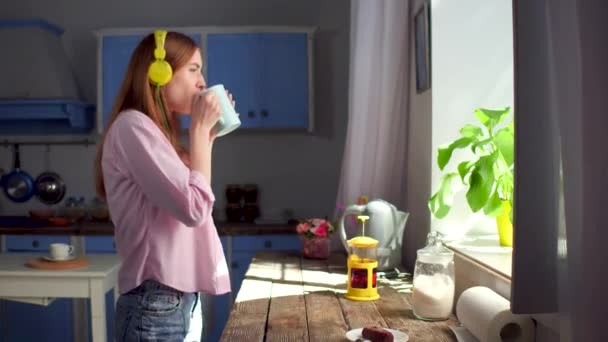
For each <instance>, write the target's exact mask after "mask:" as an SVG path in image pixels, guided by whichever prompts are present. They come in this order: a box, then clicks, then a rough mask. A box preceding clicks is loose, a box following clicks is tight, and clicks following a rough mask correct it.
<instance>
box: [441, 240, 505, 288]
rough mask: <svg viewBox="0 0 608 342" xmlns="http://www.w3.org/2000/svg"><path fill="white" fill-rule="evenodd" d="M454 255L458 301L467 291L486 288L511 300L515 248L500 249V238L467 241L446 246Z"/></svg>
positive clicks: (452, 242) (454, 242)
mask: <svg viewBox="0 0 608 342" xmlns="http://www.w3.org/2000/svg"><path fill="white" fill-rule="evenodd" d="M445 245H446V247H448V248H449V249H451V250H453V251H454V269H455V272H456V274H455V275H456V279H455V280H456V297H455V299H456V300H458V298H459V297H460V294H461V293H462V292H463V291H465V290H466V289H468V288H470V287H474V286H485V287H488V288H490V289H491V290H493V291H494V292H496V293H498V294H499V295H501V296H503V297H504V298H506V299H507V300H510V299H511V264H512V261H511V254H512V250H513V249H512V248H511V247H500V244H499V242H498V235H483V236H475V237H471V236H469V237H465V238H463V239H460V240H455V241H451V242H446V243H445Z"/></svg>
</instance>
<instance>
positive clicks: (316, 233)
mask: <svg viewBox="0 0 608 342" xmlns="http://www.w3.org/2000/svg"><path fill="white" fill-rule="evenodd" d="M296 230H297V232H298V235H299V236H300V240H301V241H302V254H303V256H304V257H305V258H309V259H327V257H329V241H330V236H331V234H333V232H334V226H333V225H332V224H331V223H330V222H329V221H327V220H324V219H319V218H313V219H307V220H304V221H301V222H300V224H298V226H297V227H296Z"/></svg>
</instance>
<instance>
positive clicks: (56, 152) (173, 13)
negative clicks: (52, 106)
mask: <svg viewBox="0 0 608 342" xmlns="http://www.w3.org/2000/svg"><path fill="white" fill-rule="evenodd" d="M349 7H350V3H349V1H347V0H333V1H322V0H299V1H289V2H286V1H280V0H256V1H249V0H222V1H219V0H218V1H209V0H207V1H202V0H175V1H172V2H167V1H158V0H134V1H119V0H108V1H104V2H101V1H81V0H58V1H52V2H49V1H43V0H23V1H18V2H17V1H13V2H10V3H7V4H4V5H3V8H2V15H1V16H0V18H29V17H42V18H44V19H47V20H49V21H51V22H53V23H55V24H57V25H59V26H61V27H63V28H64V29H65V33H64V37H63V38H64V43H65V45H66V48H67V53H68V55H69V57H70V58H71V63H72V65H73V67H74V71H75V75H76V79H77V81H78V83H79V87H80V91H81V94H82V96H83V97H84V99H86V100H87V101H90V102H94V101H95V94H96V41H95V37H94V35H93V33H92V31H93V30H95V29H99V28H104V27H150V26H163V27H167V26H202V25H298V26H317V27H318V28H319V31H318V33H317V35H316V40H315V44H316V48H315V51H314V58H315V60H314V63H315V76H314V77H315V99H316V106H315V112H316V113H315V114H316V122H317V123H318V125H317V126H318V131H317V132H316V133H315V135H312V136H311V135H306V134H287V133H246V132H243V131H241V132H237V133H234V134H231V135H229V136H226V137H222V138H219V139H218V140H217V142H216V147H215V149H214V155H213V159H214V165H213V182H212V183H213V184H212V186H213V189H214V191H215V192H216V197H217V203H216V206H217V207H218V208H219V209H220V212H221V213H222V214H223V207H224V185H225V184H227V183H241V184H242V183H246V182H252V183H257V184H259V186H260V188H261V194H260V197H261V198H260V202H261V208H262V211H263V212H262V214H263V215H264V216H267V217H269V218H278V217H279V216H280V215H281V211H282V210H283V209H286V208H289V209H291V210H293V212H294V214H295V215H296V216H298V217H310V216H324V215H330V214H331V213H332V212H333V209H334V206H335V203H334V201H335V197H336V190H337V184H338V175H339V170H340V161H341V156H342V150H343V144H344V136H345V129H346V128H345V127H346V124H345V123H346V119H347V90H348V58H349V54H348V51H349V48H348V47H349V22H350V17H349V14H350V11H349ZM41 81H44V80H41ZM236 100H237V101H238V99H236ZM4 138H7V137H0V139H2V140H3V139H4ZM43 151H44V147H43V146H24V147H22V148H21V152H22V166H23V169H24V170H26V171H28V172H29V173H31V174H32V175H33V176H34V177H35V176H36V174H38V173H39V172H41V171H42V170H43V167H44V159H43V157H44V154H43ZM94 153H95V147H94V146H89V147H85V146H61V147H53V148H52V164H51V168H52V169H54V170H55V171H57V172H58V173H59V174H60V175H62V176H63V177H64V178H65V179H66V181H67V187H68V193H69V195H74V194H77V195H84V196H87V197H91V196H93V195H94V183H93V178H92V175H93V173H92V167H93V158H94ZM0 168H5V169H11V168H12V150H11V149H10V148H3V147H1V146H0ZM41 206H42V205H41V204H40V203H39V202H38V201H37V200H35V199H33V200H31V201H29V202H27V203H26V204H15V203H12V202H9V201H8V199H7V198H6V197H5V196H0V214H2V215H6V214H8V213H15V214H22V213H26V212H27V210H28V209H29V208H31V207H41Z"/></svg>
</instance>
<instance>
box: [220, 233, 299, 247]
mask: <svg viewBox="0 0 608 342" xmlns="http://www.w3.org/2000/svg"><path fill="white" fill-rule="evenodd" d="M299 249H300V239H299V238H298V236H297V235H295V234H294V235H248V236H235V237H234V238H233V239H232V250H233V251H263V250H268V251H288V250H299Z"/></svg>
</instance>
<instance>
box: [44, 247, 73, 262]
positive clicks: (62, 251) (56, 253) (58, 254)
mask: <svg viewBox="0 0 608 342" xmlns="http://www.w3.org/2000/svg"><path fill="white" fill-rule="evenodd" d="M49 251H50V254H51V258H52V259H55V260H66V259H69V258H71V257H72V256H73V255H74V246H71V245H68V244H65V243H52V244H51V245H50V246H49Z"/></svg>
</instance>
